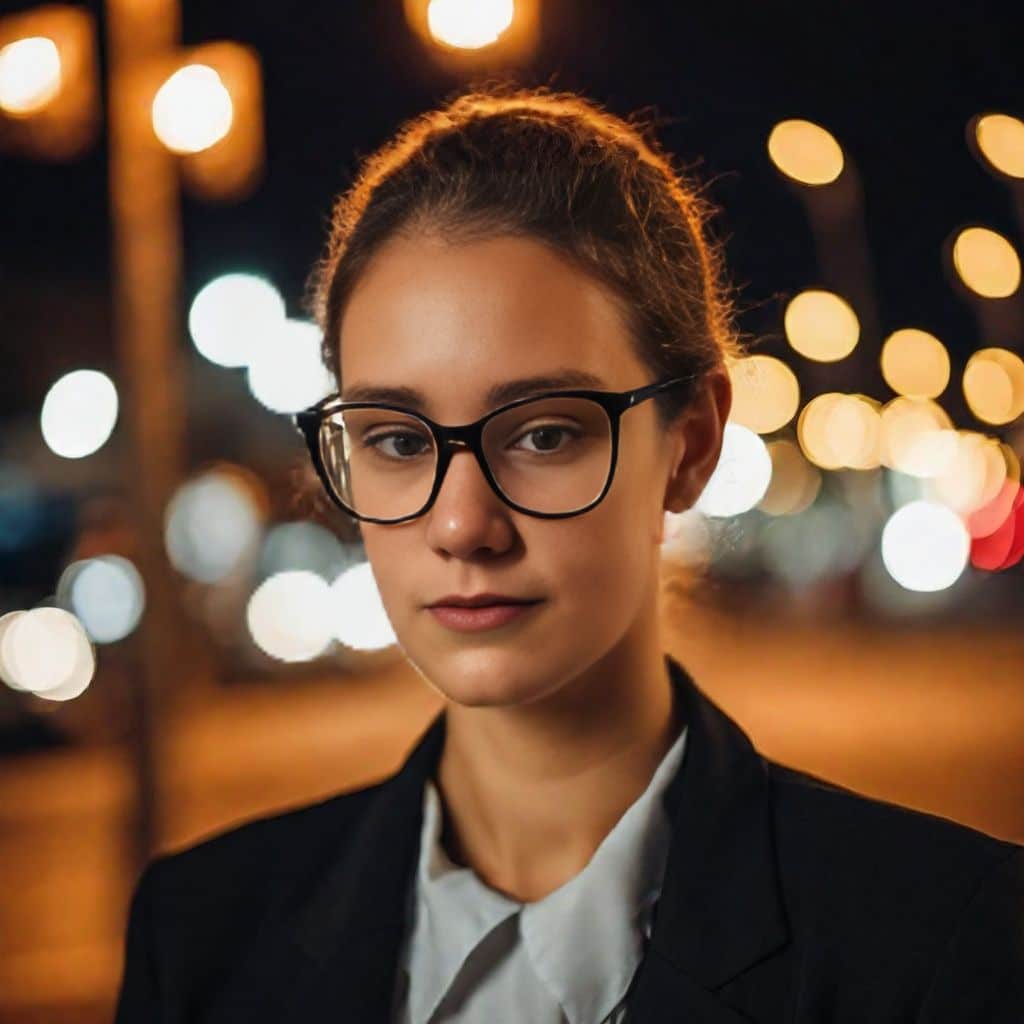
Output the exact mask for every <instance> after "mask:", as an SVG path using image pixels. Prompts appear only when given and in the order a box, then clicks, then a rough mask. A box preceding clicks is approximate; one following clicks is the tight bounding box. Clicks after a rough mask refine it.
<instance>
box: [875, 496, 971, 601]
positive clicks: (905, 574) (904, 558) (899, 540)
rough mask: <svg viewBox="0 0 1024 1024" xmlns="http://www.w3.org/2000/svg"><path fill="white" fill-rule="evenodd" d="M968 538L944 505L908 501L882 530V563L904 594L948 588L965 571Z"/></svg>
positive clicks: (965, 530)
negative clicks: (910, 591)
mask: <svg viewBox="0 0 1024 1024" xmlns="http://www.w3.org/2000/svg"><path fill="white" fill-rule="evenodd" d="M970 543H971V539H970V534H968V532H967V528H966V526H964V523H963V521H962V520H961V519H960V517H959V516H958V515H957V514H956V513H955V512H954V511H952V509H949V508H947V507H946V506H945V505H938V504H935V503H934V502H930V501H924V500H922V501H912V502H910V503H909V504H907V505H903V506H902V507H900V508H898V509H896V511H895V512H893V514H892V515H891V516H890V517H889V520H888V522H887V523H886V524H885V526H884V527H883V529H882V560H883V562H884V563H885V568H886V570H887V571H888V573H889V575H890V576H892V578H893V579H894V580H895V581H896V582H897V583H898V584H899V585H900V586H901V587H905V588H906V589H907V590H922V591H931V590H943V589H945V588H946V587H951V586H952V585H953V584H954V583H955V582H956V581H957V580H958V579H959V578H960V575H961V573H962V572H963V571H964V569H965V568H966V567H967V560H968V556H969V554H970Z"/></svg>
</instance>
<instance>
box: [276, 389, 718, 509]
mask: <svg viewBox="0 0 1024 1024" xmlns="http://www.w3.org/2000/svg"><path fill="white" fill-rule="evenodd" d="M700 376H701V374H700V373H692V374H688V375H686V376H683V377H671V378H669V379H667V380H661V381H654V382H653V383H651V384H644V385H642V386H641V387H638V388H633V389H632V390H630V391H595V390H588V389H581V390H571V391H546V392H540V393H538V394H536V395H528V396H527V397H525V398H517V399H516V400H515V401H514V402H509V403H508V404H506V405H502V406H499V407H498V408H497V409H492V410H491V411H490V412H489V413H487V414H486V415H484V416H481V417H480V419H478V420H474V421H473V422H472V423H463V424H461V425H460V426H451V427H447V426H444V425H443V424H441V423H436V422H435V421H434V420H431V419H429V418H428V417H426V416H424V415H423V414H422V413H418V412H414V411H413V410H411V409H408V408H406V407H405V406H402V405H392V404H390V403H388V402H343V401H340V396H338V395H328V396H327V397H326V398H322V399H321V400H320V401H319V402H317V403H316V405H312V406H310V407H309V408H308V409H303V410H302V411H301V412H296V413H292V415H291V419H292V423H293V424H294V425H295V428H296V429H297V430H298V431H299V433H300V434H302V436H303V437H304V438H305V441H306V447H307V448H308V449H309V454H310V457H311V458H312V460H313V466H314V468H315V469H316V473H317V476H318V477H319V478H320V482H321V484H323V487H324V489H325V490H326V491H327V493H328V495H329V496H330V498H331V500H332V501H334V503H335V504H336V505H337V506H338V507H339V508H340V509H341V510H342V511H343V512H346V513H347V514H348V515H350V516H352V518H354V519H357V520H359V521H360V522H364V523H379V524H381V525H384V526H393V525H396V524H398V523H406V522H409V521H410V520H412V519H418V518H419V517H420V516H422V515H425V514H426V513H427V512H429V511H430V509H431V507H432V506H433V504H434V502H435V501H436V500H437V496H438V494H440V492H441V485H442V484H443V483H444V477H445V473H447V471H448V464H449V463H450V462H451V459H452V455H453V454H454V453H455V451H456V450H457V449H469V450H470V451H471V452H472V453H473V454H474V455H475V456H476V461H477V465H478V466H479V467H480V470H481V472H482V473H483V475H484V477H485V479H486V480H487V483H488V484H489V485H490V487H491V490H492V491H494V493H495V494H496V495H497V496H498V497H499V498H500V499H501V500H502V501H503V502H504V503H505V504H506V505H508V506H509V508H512V509H515V511H517V512H522V513H523V514H524V515H528V516H535V517H536V518H538V519H568V518H570V517H572V516H579V515H582V514H583V513H584V512H589V511H590V510H591V509H592V508H594V507H595V506H596V505H598V504H600V502H601V501H603V500H604V497H605V495H606V494H607V493H608V491H609V489H610V488H611V485H612V480H613V478H614V477H615V467H616V464H617V463H618V457H619V420H620V419H621V417H622V414H623V413H624V412H626V410H628V409H633V408H635V407H636V406H638V405H639V404H640V403H641V402H646V401H647V400H648V399H649V398H654V396H655V395H659V394H661V393H662V392H664V391H667V390H669V389H670V388H673V387H678V386H679V385H681V384H690V383H692V382H693V381H694V380H697V379H698V378H699V377H700ZM544 398H587V399H589V400H590V401H592V402H594V403H596V404H597V405H599V406H601V408H602V409H604V411H605V413H606V415H607V416H608V422H609V427H610V431H611V442H612V451H611V459H610V460H609V464H608V478H607V479H606V480H605V483H604V487H603V488H602V489H601V493H600V494H598V496H597V497H596V498H594V500H593V501H591V502H590V504H588V505H585V506H583V508H578V509H573V510H572V511H571V512H537V511H535V510H534V509H529V508H525V507H524V506H522V505H518V504H516V502H514V501H512V499H511V498H509V497H508V496H507V495H506V494H505V493H504V492H503V491H502V490H501V487H500V485H499V484H498V482H497V480H495V478H494V474H493V473H492V472H491V467H490V466H489V465H488V464H487V456H486V455H485V454H484V447H483V431H484V427H485V426H486V424H487V423H488V422H489V421H490V420H492V419H494V417H495V416H498V415H500V414H501V413H504V412H507V411H508V410H509V409H515V408H517V407H518V406H521V405H527V404H529V403H530V402H536V401H537V400H538V399H544ZM348 409H389V410H391V411H392V412H400V413H403V414H404V415H406V416H412V417H414V418H415V419H417V420H419V421H420V422H422V423H424V424H425V425H426V427H427V429H428V430H429V431H430V433H431V434H432V435H433V439H434V445H435V448H436V450H437V466H436V467H435V469H434V485H433V487H432V488H431V491H430V495H429V496H428V497H427V500H426V501H425V502H424V503H423V506H422V507H421V508H420V509H419V511H417V512H413V513H411V514H410V515H407V516H400V517H399V518H398V519H381V518H379V517H376V516H364V515H360V514H359V513H358V512H356V511H355V509H352V508H350V507H349V506H348V505H346V504H345V502H344V501H342V499H341V498H340V497H339V496H338V494H337V492H336V490H335V489H334V487H333V485H332V483H331V479H330V476H329V474H328V473H327V469H326V467H325V466H324V461H323V456H322V454H321V452H320V425H321V423H322V422H323V420H324V419H325V418H326V417H327V416H331V415H333V414H334V413H337V412H344V411H345V410H348Z"/></svg>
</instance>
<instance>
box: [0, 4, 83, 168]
mask: <svg viewBox="0 0 1024 1024" xmlns="http://www.w3.org/2000/svg"><path fill="white" fill-rule="evenodd" d="M95 34H96V33H95V24H94V19H93V16H92V15H91V14H90V13H89V12H88V11H87V10H83V9H81V8H78V7H72V6H70V5H68V4H46V5H43V6H40V7H32V8H30V9H28V10H26V11H22V12H20V13H18V14H11V15H8V16H7V17H3V18H0V129H2V132H3V146H4V149H5V150H8V151H11V152H20V153H22V154H24V155H26V156H28V157H30V158H32V159H43V160H68V159H71V158H74V157H76V156H78V155H79V154H81V153H82V152H83V151H84V150H85V149H86V148H88V146H89V145H90V144H91V143H92V141H93V139H94V137H95V134H96V130H97V128H98V126H99V120H100V110H99V70H98V65H99V61H98V59H97V54H96V40H95Z"/></svg>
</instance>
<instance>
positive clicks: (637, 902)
mask: <svg viewBox="0 0 1024 1024" xmlns="http://www.w3.org/2000/svg"><path fill="white" fill-rule="evenodd" d="M686 734H687V729H686V728H684V729H683V730H682V731H681V732H680V734H679V736H678V737H677V738H676V740H675V742H674V743H673V745H672V746H671V747H670V748H669V750H668V751H667V753H666V754H665V756H664V757H663V758H662V760H661V763H660V764H659V765H658V767H657V769H656V770H655V772H654V774H653V775H652V777H651V780H650V782H649V783H648V785H647V788H646V789H645V790H644V792H643V793H642V794H641V795H640V796H639V797H638V798H637V799H636V801H635V802H634V803H633V804H632V805H631V806H630V807H629V808H628V809H627V810H626V811H625V813H624V814H623V815H622V817H621V818H620V819H619V821H618V822H617V823H616V824H615V826H614V828H613V829H612V830H611V832H609V833H608V835H607V836H605V838H604V839H603V840H602V842H601V844H600V846H599V847H598V848H597V850H596V851H595V853H594V855H593V857H592V858H591V859H590V861H589V862H588V864H587V865H586V866H585V867H584V868H583V870H582V871H581V872H580V873H579V874H577V875H575V876H574V877H573V878H571V879H570V880H569V881H568V882H566V883H565V884H564V885H562V886H560V887H559V888H558V889H556V890H555V891H554V892H551V893H549V894H548V895H547V896H545V897H544V898H543V899H541V900H538V901H535V902H532V903H526V904H523V903H520V902H518V901H516V900H513V899H510V898H508V897H506V896H504V895H502V894H501V893H499V892H497V891H496V890H494V889H491V888H490V887H488V886H487V885H485V884H484V883H483V882H482V881H481V880H480V879H479V877H478V876H477V875H476V873H475V872H474V871H473V870H472V869H471V868H468V867H461V866H459V865H456V864H454V863H453V862H452V861H451V859H450V858H449V857H448V856H447V854H446V853H445V851H444V848H443V846H442V845H441V838H440V837H441V829H442V813H441V810H442V809H441V802H440V795H439V792H438V789H437V787H436V785H435V784H434V782H433V780H432V779H430V778H428V779H427V780H426V782H425V784H424V791H423V823H422V829H421V835H420V848H419V859H418V864H417V869H416V872H415V875H414V889H415V891H414V893H413V901H414V906H415V909H416V913H415V925H414V929H413V932H412V934H411V937H410V938H411V941H410V942H408V943H407V944H406V947H405V955H404V956H403V965H404V966H405V968H406V970H407V971H408V972H409V974H410V977H409V989H408V999H409V1009H410V1012H411V1019H412V1021H413V1022H414V1024H420V1022H425V1021H427V1020H428V1019H429V1018H430V1015H431V1014H432V1013H433V1012H434V1009H435V1008H436V1007H437V1004H438V1003H439V1002H440V1001H441V999H442V998H443V996H444V994H445V993H446V992H447V991H448V988H449V987H450V986H451V984H452V982H453V981H454V980H455V977H456V975H457V974H458V972H459V970H460V969H461V967H462V965H463V963H464V962H465V960H466V958H467V957H468V956H469V954H470V953H471V952H472V951H473V950H474V949H475V948H476V946H477V945H478V944H479V943H480V942H481V941H482V940H483V939H484V938H485V937H486V936H487V935H488V934H490V932H491V931H492V930H493V929H494V928H495V927H496V926H497V925H498V924H500V923H501V922H502V921H504V920H505V919H506V918H508V917H510V916H511V915H513V914H516V913H520V912H521V914H522V919H521V922H520V924H521V934H522V939H523V944H524V947H525V953H526V955H527V957H528V958H529V960H530V963H531V965H532V967H533V969H534V971H535V972H536V974H537V977H538V980H539V982H540V983H541V984H543V985H544V986H546V987H547V989H548V991H549V992H550V993H551V995H552V997H553V998H554V999H556V1000H557V1001H558V1003H559V1004H560V1005H561V1006H562V1009H563V1011H564V1013H565V1015H566V1017H567V1019H568V1021H569V1024H595V1022H597V1021H601V1020H603V1019H604V1018H605V1017H606V1016H608V1014H609V1013H611V1011H612V1010H613V1009H614V1007H615V1006H616V1005H617V1004H618V1002H619V1001H620V1000H621V998H622V997H623V995H624V994H625V992H626V989H627V988H628V986H629V982H630V979H631V978H632V976H633V973H634V971H635V970H636V968H637V966H638V965H639V963H640V960H641V958H642V956H643V948H644V938H645V935H646V934H647V931H648V925H649V917H650V912H651V909H652V906H653V903H654V902H655V900H656V899H657V897H658V895H659V893H660V890H661V880H662V878H663V875H664V871H665V862H666V858H667V853H668V844H669V836H670V832H671V826H670V823H669V819H668V815H667V813H666V810H665V807H664V804H663V800H662V799H661V798H662V795H663V792H664V790H665V788H666V787H667V785H668V783H669V782H670V781H671V780H672V779H673V778H674V777H675V775H676V773H677V770H678V769H679V766H680V763H681V761H682V757H683V751H684V747H685V741H686Z"/></svg>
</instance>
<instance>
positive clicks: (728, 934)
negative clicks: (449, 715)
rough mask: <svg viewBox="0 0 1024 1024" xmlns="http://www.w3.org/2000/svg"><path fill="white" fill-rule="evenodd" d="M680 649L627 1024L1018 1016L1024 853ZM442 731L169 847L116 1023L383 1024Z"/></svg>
mask: <svg viewBox="0 0 1024 1024" xmlns="http://www.w3.org/2000/svg"><path fill="white" fill-rule="evenodd" d="M668 664H669V667H670V670H671V675H672V679H673V687H674V691H675V695H676V698H677V699H679V700H682V701H684V702H685V709H686V711H685V713H686V717H687V721H688V722H689V726H690V732H689V735H688V737H687V743H686V748H685V756H684V759H683V762H682V765H681V767H680V768H679V770H678V772H677V774H676V776H675V777H674V778H673V780H672V782H671V783H670V785H669V787H668V789H667V791H666V794H665V802H666V807H667V808H668V810H669V813H670V815H671V818H672V823H673V833H672V834H673V839H672V843H671V847H670V851H669V858H668V862H667V868H666V874H665V879H664V884H663V889H662V895H661V899H660V902H659V903H658V905H657V913H656V917H655V920H654V927H653V931H652V934H651V939H650V944H649V946H648V948H647V952H646V955H645V957H644V959H643V961H642V963H641V965H640V967H639V968H638V970H637V973H636V975H635V976H634V981H633V986H632V988H631V990H630V994H629V997H628V1000H629V1001H628V1006H629V1011H628V1013H627V1020H628V1021H629V1024H741V1022H751V1021H756V1022H760V1024H768V1022H772V1024H775V1022H786V1024H812V1022H814V1024H826V1022H827V1024H853V1022H857V1024H895V1022H901V1024H910V1022H916V1024H952V1022H956V1024H980V1022H1000V1024H1022V1022H1024V847H1021V846H1017V845H1015V844H1013V843H1008V842H1003V841H1000V840H997V839H995V838H993V837H991V836H988V835H986V834H984V833H982V832H978V831H975V830H973V829H970V828H967V827H965V826H962V825H959V824H956V823H954V822H952V821H948V820H946V819H945V818H940V817H936V816H933V815H929V814H923V813H921V812H918V811H913V810H909V809H906V808H902V807H898V806H896V805H893V804H889V803H884V802H882V801H878V800H874V799H870V798H868V797H865V796H861V795H858V794H856V793H853V792H851V791H849V790H846V789H843V788H841V787H838V786H835V785H832V784H829V783H827V782H824V781H822V780H820V779H817V778H815V777H813V776H810V775H808V774H805V773H803V772H799V771H795V770H792V769H790V768H786V767H784V766H782V765H780V764H776V763H775V762H773V761H770V760H768V759H766V758H764V757H762V756H761V755H760V754H758V753H757V751H756V750H755V749H754V747H753V746H752V744H751V742H750V740H749V738H748V737H747V735H746V734H745V733H744V732H743V731H742V730H741V729H740V727H739V726H738V725H737V724H736V723H735V722H734V721H733V720H732V719H731V718H729V717H728V716H727V715H726V714H725V713H724V712H723V711H722V710H721V709H720V708H718V707H717V706H716V705H715V704H713V703H712V702H711V701H710V700H709V699H708V698H707V696H706V695H704V694H703V693H702V692H701V690H699V689H698V688H697V686H696V685H695V684H694V681H693V679H692V678H691V677H690V675H689V674H688V673H687V672H686V670H685V669H684V668H683V667H682V666H681V665H680V664H679V663H678V662H676V661H674V660H673V659H671V658H668ZM444 730H445V716H444V712H443V711H442V712H441V713H440V714H438V716H437V717H436V718H435V719H434V720H433V722H432V723H431V725H430V726H429V728H428V729H427V731H426V732H425V733H424V734H423V736H422V737H421V739H420V740H419V741H418V743H417V744H416V746H415V747H414V749H413V750H412V752H411V754H410V755H409V757H408V759H407V760H406V761H405V763H404V765H403V766H402V768H401V769H400V770H399V771H398V772H397V773H395V774H394V775H392V776H391V777H389V778H387V779H385V780H384V781H383V782H380V783H377V784H375V785H372V786H369V787H367V788H364V789H361V790H357V791H354V792H350V793H343V794H340V795H337V796H334V797H331V798H329V799H327V800H323V801H321V802H318V803H315V804H311V805H307V806H304V807H300V808H297V809H293V810H289V811H287V812H285V813H280V814H275V815H272V816H268V817H264V818H261V819H258V820H255V821H250V822H248V823H245V824H243V825H241V826H238V827H235V828H233V829H231V830H230V831H227V832H222V833H220V834H219V835H216V836H214V837H213V838H209V839H206V840H204V841H203V842H201V843H199V844H198V845H195V846H193V847H191V848H189V849H187V850H184V851H179V852H176V853H173V854H165V855H163V856H161V857H158V858H156V859H155V860H153V861H152V862H151V863H150V864H149V866H148V867H147V868H146V870H145V871H144V872H143V874H142V876H141V878H140V880H139V882H138V884H137V886H136V888H135V891H134V895H133V897H132V903H131V908H130V912H129V917H128V925H127V934H126V940H125V953H126V959H125V969H124V975H123V979H122V984H121V990H120V993H119V998H118V1006H117V1017H116V1024H186V1022H188V1024H270V1022H274V1024H278V1022H286V1021H288V1022H295V1024H298V1022H301V1024H387V1021H388V1015H389V1012H390V1001H391V995H392V991H393V985H394V978H395V971H396V969H397V956H398V947H399V943H400V940H401V938H402V936H403V933H404V927H405V921H404V917H403V915H404V913H405V897H406V894H407V884H408V881H409V879H410V878H411V872H412V871H413V870H414V865H415V861H416V856H417V853H418V847H419V834H420V821H421V801H422V790H423V784H424V780H425V778H426V777H427V776H428V774H430V773H432V772H433V771H434V769H435V766H436V764H437V759H438V756H439V754H440V752H441V749H442V744H443V740H444ZM482 1024H491V1022H482ZM493 1024H505V1022H493ZM509 1024H520V1022H509ZM521 1024H528V1022H521Z"/></svg>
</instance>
